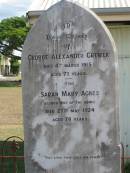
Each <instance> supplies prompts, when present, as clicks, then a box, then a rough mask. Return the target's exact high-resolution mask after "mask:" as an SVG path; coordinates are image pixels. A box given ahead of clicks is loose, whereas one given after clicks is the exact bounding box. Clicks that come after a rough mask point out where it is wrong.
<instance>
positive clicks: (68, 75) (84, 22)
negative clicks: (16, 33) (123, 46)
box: [22, 1, 120, 173]
mask: <svg viewBox="0 0 130 173" xmlns="http://www.w3.org/2000/svg"><path fill="white" fill-rule="evenodd" d="M22 63H23V64H22V76H23V105H24V125H25V167H26V173H97V172H99V173H119V172H120V151H119V148H118V146H117V145H118V144H119V134H118V133H119V130H118V103H117V94H116V93H117V88H116V83H117V76H116V65H117V60H116V52H115V46H114V43H113V40H112V38H111V36H110V34H109V32H108V30H107V29H106V27H105V26H104V24H103V23H102V22H101V21H100V20H99V19H98V18H97V17H96V16H95V15H94V14H93V13H92V12H91V11H89V10H87V9H84V8H82V7H80V6H78V5H76V4H73V3H70V2H67V1H61V2H59V3H57V4H56V5H54V6H53V7H51V8H50V9H48V10H47V11H45V12H43V14H42V15H41V16H40V18H39V19H38V21H37V23H36V25H35V26H34V27H33V28H32V30H31V31H30V33H29V35H28V37H27V39H26V41H25V45H24V51H23V62H22Z"/></svg>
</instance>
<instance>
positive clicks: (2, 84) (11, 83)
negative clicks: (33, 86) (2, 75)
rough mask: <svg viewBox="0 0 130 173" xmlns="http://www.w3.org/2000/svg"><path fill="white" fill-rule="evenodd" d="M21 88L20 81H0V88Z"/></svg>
mask: <svg viewBox="0 0 130 173" xmlns="http://www.w3.org/2000/svg"><path fill="white" fill-rule="evenodd" d="M19 86H21V80H19V81H0V87H19Z"/></svg>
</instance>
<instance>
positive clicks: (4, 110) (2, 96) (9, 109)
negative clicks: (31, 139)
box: [0, 87, 23, 140]
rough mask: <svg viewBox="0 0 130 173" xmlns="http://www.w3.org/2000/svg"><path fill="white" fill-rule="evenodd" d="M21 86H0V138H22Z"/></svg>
mask: <svg viewBox="0 0 130 173" xmlns="http://www.w3.org/2000/svg"><path fill="white" fill-rule="evenodd" d="M21 95H22V94H21V87H0V140H5V139H6V138H8V137H10V136H14V135H15V136H19V137H21V138H23V125H22V96H21Z"/></svg>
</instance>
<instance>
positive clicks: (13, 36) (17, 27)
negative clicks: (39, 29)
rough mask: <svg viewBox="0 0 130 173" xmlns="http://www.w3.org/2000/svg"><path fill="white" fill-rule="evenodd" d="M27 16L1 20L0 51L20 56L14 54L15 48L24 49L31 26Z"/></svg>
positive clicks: (12, 56)
mask: <svg viewBox="0 0 130 173" xmlns="http://www.w3.org/2000/svg"><path fill="white" fill-rule="evenodd" d="M26 23H27V22H26V18H25V17H23V16H22V17H12V18H7V19H4V20H2V21H1V22H0V53H1V54H3V55H5V56H8V57H11V58H17V59H18V58H20V57H19V56H15V55H14V54H13V51H14V50H17V51H22V47H23V43H24V40H25V38H26V36H27V33H28V32H29V29H30V27H29V26H27V24H26Z"/></svg>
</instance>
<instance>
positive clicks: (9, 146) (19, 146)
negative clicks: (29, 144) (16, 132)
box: [0, 140, 25, 173]
mask: <svg viewBox="0 0 130 173" xmlns="http://www.w3.org/2000/svg"><path fill="white" fill-rule="evenodd" d="M23 155H24V142H21V141H14V140H13V141H0V173H25V169H24V158H23ZM1 156H4V157H1ZM17 156H18V158H17ZM19 156H20V157H19ZM21 156H22V157H21Z"/></svg>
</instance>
